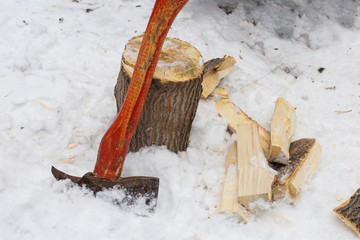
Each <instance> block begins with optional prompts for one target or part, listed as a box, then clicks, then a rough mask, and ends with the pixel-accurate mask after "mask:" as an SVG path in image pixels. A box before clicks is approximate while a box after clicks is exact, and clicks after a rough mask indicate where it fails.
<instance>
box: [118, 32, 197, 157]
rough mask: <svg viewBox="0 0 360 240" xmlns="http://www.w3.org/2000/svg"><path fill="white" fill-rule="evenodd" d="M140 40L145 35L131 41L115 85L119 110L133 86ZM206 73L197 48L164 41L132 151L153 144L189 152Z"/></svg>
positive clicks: (173, 40) (132, 142)
mask: <svg viewBox="0 0 360 240" xmlns="http://www.w3.org/2000/svg"><path fill="white" fill-rule="evenodd" d="M141 41H142V36H138V37H134V38H132V39H131V40H130V41H129V42H128V44H127V45H126V47H125V50H124V53H123V57H122V62H121V70H120V73H119V77H118V81H117V84H116V86H115V97H116V103H117V108H118V111H120V109H121V107H122V104H123V102H124V99H125V96H126V93H127V89H128V87H129V84H130V79H131V76H132V73H133V71H134V66H135V62H136V59H137V55H138V51H139V48H140V44H141ZM203 71H204V66H203V59H202V56H201V54H200V53H199V51H198V50H197V49H196V48H195V47H193V46H191V45H190V44H189V43H186V42H184V41H181V40H179V39H174V38H167V39H166V40H165V43H164V45H163V48H162V51H161V53H160V57H159V61H158V64H157V67H156V70H155V73H154V77H153V80H152V83H151V86H150V89H149V93H148V96H147V99H146V102H145V106H144V109H143V112H142V114H141V118H140V121H139V123H138V126H137V128H136V131H135V134H134V136H133V138H132V140H131V143H130V146H129V150H130V151H132V152H136V151H138V150H139V149H140V148H142V147H145V146H152V145H156V146H166V147H167V148H168V149H169V150H170V151H173V152H179V151H185V150H186V148H187V146H188V143H189V136H190V130H191V125H192V122H193V119H194V117H195V114H196V110H197V106H198V103H199V100H200V96H201V91H202V90H201V82H202V76H203Z"/></svg>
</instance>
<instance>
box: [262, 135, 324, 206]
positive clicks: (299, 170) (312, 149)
mask: <svg viewBox="0 0 360 240" xmlns="http://www.w3.org/2000/svg"><path fill="white" fill-rule="evenodd" d="M321 150H322V147H321V145H320V144H319V143H318V142H317V141H316V139H312V138H304V139H300V140H297V141H295V142H292V143H291V145H290V151H289V152H290V159H289V164H288V165H283V164H279V163H269V165H270V167H271V168H273V169H274V170H276V171H277V172H278V175H277V177H276V179H275V182H274V184H273V187H272V190H273V194H274V198H275V200H276V199H280V198H283V197H284V196H286V193H288V194H289V196H290V197H291V198H292V199H294V200H299V198H300V191H301V188H302V187H303V186H304V184H305V183H306V182H308V180H309V179H310V178H311V177H312V176H313V175H314V174H315V172H316V169H317V167H318V165H319V162H320V158H321Z"/></svg>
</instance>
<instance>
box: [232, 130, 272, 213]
mask: <svg viewBox="0 0 360 240" xmlns="http://www.w3.org/2000/svg"><path fill="white" fill-rule="evenodd" d="M236 133H237V152H238V169H239V184H238V200H239V202H240V203H241V204H242V205H243V206H244V207H246V208H247V209H248V210H251V209H250V206H249V204H250V203H251V202H254V201H256V200H257V199H258V198H263V199H265V200H267V201H272V184H273V182H274V180H275V177H276V171H274V170H273V169H271V168H270V167H269V166H268V162H267V160H266V158H265V155H264V153H263V151H262V147H261V145H260V138H259V131H258V127H257V125H256V124H255V123H241V124H238V125H237V128H236Z"/></svg>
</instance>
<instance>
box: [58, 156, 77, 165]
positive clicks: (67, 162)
mask: <svg viewBox="0 0 360 240" xmlns="http://www.w3.org/2000/svg"><path fill="white" fill-rule="evenodd" d="M75 160H76V156H72V157H70V158H66V159H63V160H61V162H62V163H66V164H72V163H74V162H75Z"/></svg>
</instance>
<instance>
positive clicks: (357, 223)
mask: <svg viewBox="0 0 360 240" xmlns="http://www.w3.org/2000/svg"><path fill="white" fill-rule="evenodd" d="M359 209H360V188H359V189H358V190H356V192H355V193H354V195H352V196H351V198H349V199H348V200H347V201H346V202H344V203H343V204H341V205H340V206H339V207H337V208H335V209H334V210H333V211H334V212H335V213H336V214H337V215H338V216H339V217H340V219H341V220H343V221H344V222H345V224H346V225H348V226H349V227H350V228H351V229H352V230H353V231H355V232H356V234H357V235H358V236H359V237H360V212H359Z"/></svg>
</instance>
